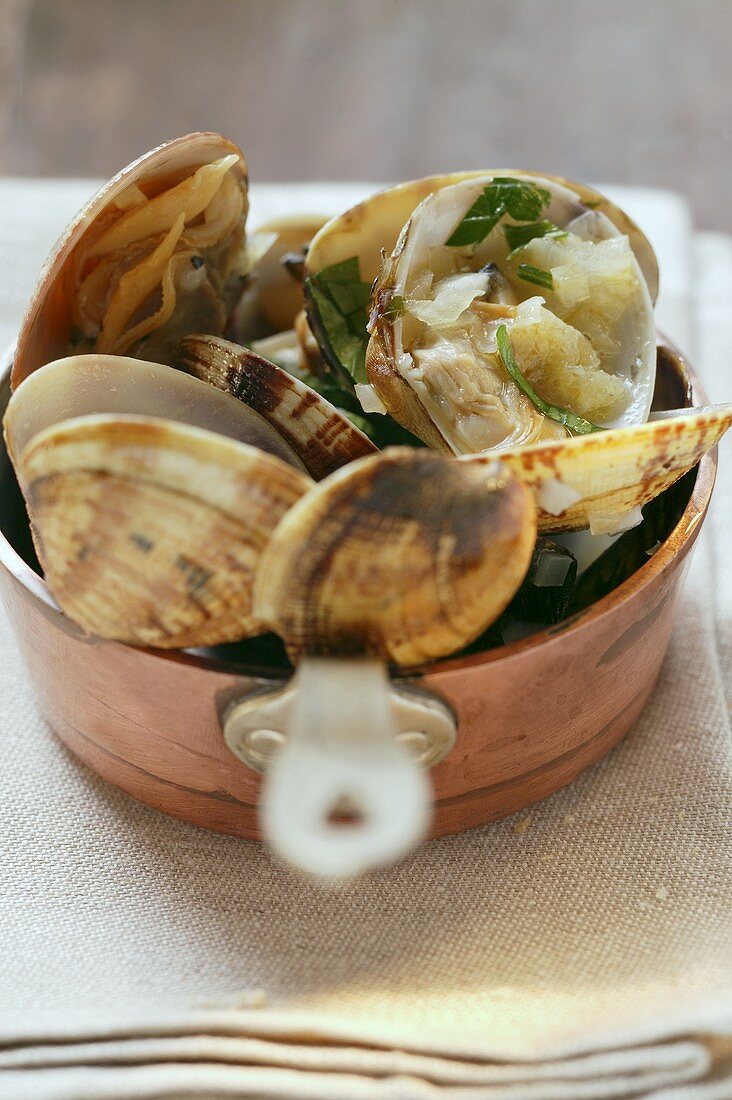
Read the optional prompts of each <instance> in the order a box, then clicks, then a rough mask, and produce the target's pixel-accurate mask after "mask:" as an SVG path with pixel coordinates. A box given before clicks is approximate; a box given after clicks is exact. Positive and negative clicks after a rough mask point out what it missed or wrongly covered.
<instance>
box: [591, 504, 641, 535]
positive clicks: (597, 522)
mask: <svg viewBox="0 0 732 1100" xmlns="http://www.w3.org/2000/svg"><path fill="white" fill-rule="evenodd" d="M642 522H643V515H642V513H641V510H640V508H639V507H636V508H631V509H630V510H629V511H627V512H621V513H619V514H615V515H612V514H610V513H607V514H606V513H603V512H594V513H592V514H591V515H590V531H591V532H592V534H593V535H619V534H621V533H622V532H623V531H630V529H631V527H637V526H638V524H639V523H642Z"/></svg>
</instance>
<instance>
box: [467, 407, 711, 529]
mask: <svg viewBox="0 0 732 1100" xmlns="http://www.w3.org/2000/svg"><path fill="white" fill-rule="evenodd" d="M730 427H732V404H725V405H712V406H709V407H707V408H704V409H698V410H694V409H690V410H689V411H688V412H686V411H685V412H684V413H683V414H681V415H679V416H674V417H669V418H668V419H662V420H653V421H651V422H649V423H647V424H640V425H637V426H635V427H632V428H617V429H613V430H611V431H606V432H595V433H593V434H592V435H584V436H576V437H574V438H573V439H566V440H559V441H556V442H552V443H536V444H533V445H531V446H527V447H517V448H515V449H514V450H506V451H501V463H502V464H503V465H504V466H505V467H506V468H507V469H509V470H511V471H513V472H514V473H515V474H516V475H517V476H518V477H520V478H521V480H522V481H523V482H524V483H525V484H526V485H527V486H529V487H530V488H531V489H532V490H533V492H534V495H535V497H536V500H537V504H538V507H539V520H538V524H539V531H540V532H547V531H575V530H581V529H583V528H586V527H591V528H592V529H593V530H594V531H596V532H602V531H604V532H605V533H608V534H611V533H615V532H616V531H618V530H621V529H622V528H623V526H624V520H625V519H626V518H630V519H631V520H632V516H633V513H635V510H636V509H639V508H641V507H643V505H645V504H648V502H649V501H651V500H653V499H654V497H657V496H658V495H659V493H662V492H663V491H664V490H665V489H668V488H669V486H670V485H673V483H674V482H675V481H678V479H679V478H680V477H682V476H683V475H684V474H685V473H687V472H688V471H689V470H691V469H693V467H694V466H696V464H697V463H698V462H699V461H700V460H701V459H702V458H703V456H704V455H705V454H707V452H708V451H711V450H712V448H713V447H714V446H716V444H717V443H718V442H719V440H720V439H721V438H722V436H723V435H724V434H725V432H726V431H727V430H728V429H729V428H730ZM491 461H492V460H491V458H490V457H489V456H487V455H467V456H465V457H463V458H460V459H459V460H458V462H459V464H460V465H469V466H476V467H482V466H486V465H487V466H490V463H491ZM557 483H558V488H557ZM567 489H568V490H569V492H568V493H567V494H566V497H565V499H568V501H569V502H568V503H567V506H566V507H564V509H563V510H561V511H559V509H558V508H557V509H555V507H554V501H558V502H559V504H560V505H561V503H562V498H563V496H565V493H566V490H567ZM548 507H551V508H552V510H551V511H548V510H547V508H548Z"/></svg>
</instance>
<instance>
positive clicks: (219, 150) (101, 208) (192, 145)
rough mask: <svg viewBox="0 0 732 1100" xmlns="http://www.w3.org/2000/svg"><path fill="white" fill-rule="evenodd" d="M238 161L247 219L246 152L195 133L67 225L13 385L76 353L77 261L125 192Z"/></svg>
mask: <svg viewBox="0 0 732 1100" xmlns="http://www.w3.org/2000/svg"><path fill="white" fill-rule="evenodd" d="M228 154H233V155H235V156H237V157H238V158H239V161H238V163H237V164H236V165H234V167H233V171H234V173H235V174H236V176H237V177H238V179H239V181H240V185H241V187H242V191H243V196H244V216H246V210H247V200H246V185H247V169H246V162H245V160H244V157H243V154H242V153H241V150H240V149H238V148H237V146H236V145H234V144H233V143H232V142H230V141H228V140H227V139H226V138H223V137H222V136H221V135H220V134H215V133H195V134H188V135H186V136H185V137H180V138H176V139H175V140H174V141H170V142H167V143H166V144H164V145H160V146H158V147H157V148H156V149H153V150H151V151H150V152H149V153H146V154H145V155H144V156H143V157H140V158H139V159H138V160H136V161H133V163H132V164H130V165H128V166H127V167H126V168H124V169H123V170H122V171H121V172H119V173H118V174H117V175H116V176H114V177H113V178H112V179H111V180H110V181H109V182H108V183H107V184H105V185H104V187H103V188H102V189H101V190H100V191H98V192H97V194H96V195H94V197H93V198H92V199H91V200H90V201H89V202H88V203H87V205H86V206H85V207H84V208H83V209H82V210H81V211H80V212H79V214H78V215H77V216H76V217H75V218H74V220H73V221H72V222H71V223H70V224H69V225H68V227H67V228H66V229H65V231H64V233H63V234H62V236H61V237H60V239H59V240H58V242H57V243H56V245H55V247H54V249H53V251H52V252H51V254H50V256H49V257H48V259H47V261H46V264H45V266H44V268H43V271H42V273H41V276H40V279H39V281H38V284H37V287H36V290H35V292H34V294H33V297H32V299H31V302H30V305H29V307H28V310H27V312H26V315H25V317H24V319H23V323H22V325H21V329H20V334H19V336H18V343H17V349H16V353H15V357H14V362H13V371H12V376H11V382H12V385H13V387H15V386H17V385H19V383H20V382H22V380H23V379H24V378H26V377H28V375H29V374H31V373H32V372H33V371H35V370H37V369H38V368H39V367H41V366H43V365H44V364H45V363H49V362H51V361H52V360H55V359H58V358H60V357H62V356H65V355H68V353H69V352H70V351H71V350H72V340H73V332H72V293H73V280H74V277H75V263H76V261H77V258H78V256H79V253H80V250H81V248H82V247H85V246H86V244H87V242H88V241H89V239H90V238H89V236H88V234H89V233H90V231H91V230H93V229H94V230H95V231H96V229H97V228H98V227H99V225H100V219H101V218H102V217H103V215H104V214H105V211H107V210H108V209H109V207H110V204H111V203H112V202H113V201H114V200H115V199H117V198H118V197H119V196H120V195H121V194H122V193H123V192H124V191H125V190H126V189H128V188H130V187H131V186H132V185H138V186H139V185H141V184H142V185H147V184H152V183H153V182H154V181H157V180H159V179H163V178H173V179H176V178H178V177H180V176H183V175H185V174H187V173H191V172H193V171H194V170H195V169H197V168H198V167H200V166H202V165H204V164H208V163H211V162H213V161H215V160H217V159H219V158H221V157H223V156H226V155H228Z"/></svg>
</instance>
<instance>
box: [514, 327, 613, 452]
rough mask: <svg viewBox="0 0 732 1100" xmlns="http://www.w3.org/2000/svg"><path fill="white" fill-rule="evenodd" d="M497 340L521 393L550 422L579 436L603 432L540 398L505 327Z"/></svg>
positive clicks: (587, 421) (567, 410)
mask: <svg viewBox="0 0 732 1100" xmlns="http://www.w3.org/2000/svg"><path fill="white" fill-rule="evenodd" d="M496 340H497V342H498V354H499V355H500V357H501V362H502V363H503V365H504V367H505V368H506V370H507V371H508V373H509V374H510V376H511V378H513V380H514V382H515V383H516V385H517V386H518V388H519V389H520V390H521V392H522V393H525V394H526V396H527V397H528V399H529V401H531V402H533V404H534V405H535V406H536V407H537V409H538V410H539V412H540V413H543V414H544V416H548V417H549V419H550V420H556V421H557V423H558V424H564V426H565V428H569V430H570V431H572V432H576V433H577V435H589V433H590V432H599V431H602V429H601V428H600V426H599V425H598V424H592V423H590V421H589V420H585V418H584V417H583V416H579V415H578V414H577V413H573V412H570V410H569V409H562V408H560V407H559V405H550V404H549V402H548V401H545V400H544V398H543V397H539V394H538V393H537V392H536V390H535V389H534V387H533V386H532V385H531V383H530V382H529V380H528V379H527V378H526V377H525V376H524V374H523V373H522V371H521V368H520V367H519V365H518V363H517V361H516V356H515V355H514V353H513V347H512V346H511V339H510V337H509V335H508V331H507V329H506V326H505V325H500V326H499V328H498V331H497V332H496Z"/></svg>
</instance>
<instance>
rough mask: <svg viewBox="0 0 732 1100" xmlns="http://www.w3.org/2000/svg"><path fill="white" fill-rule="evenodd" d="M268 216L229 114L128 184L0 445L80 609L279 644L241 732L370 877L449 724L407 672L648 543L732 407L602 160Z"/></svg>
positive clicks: (305, 835) (602, 582)
mask: <svg viewBox="0 0 732 1100" xmlns="http://www.w3.org/2000/svg"><path fill="white" fill-rule="evenodd" d="M248 213H249V186H248V168H247V164H246V161H245V158H244V155H243V154H242V152H241V150H239V149H238V148H237V147H236V146H235V145H234V144H233V143H232V142H230V141H228V140H227V139H225V138H223V137H221V136H220V135H217V134H212V133H198V134H192V135H188V136H186V137H182V138H178V139H176V140H174V141H171V142H168V143H166V144H164V145H162V146H160V147H159V148H157V149H155V150H153V151H151V152H150V153H148V154H146V155H145V156H143V157H141V158H140V159H139V160H137V161H135V162H134V163H132V164H131V165H129V166H128V167H127V168H125V169H123V170H122V171H121V172H120V173H119V174H118V175H116V176H115V177H114V178H113V179H112V180H110V182H109V183H108V184H106V185H105V187H103V188H102V189H101V191H99V193H98V194H97V195H96V196H95V197H94V198H93V199H92V200H91V201H90V202H89V203H88V204H87V206H86V207H85V208H84V209H83V210H82V211H81V212H80V213H79V214H78V216H77V217H76V218H75V219H74V221H73V222H72V223H71V224H70V225H69V227H68V228H67V229H66V230H65V232H64V233H63V235H62V236H61V238H60V240H59V242H58V244H57V245H56V247H55V249H54V251H53V252H52V254H51V255H50V257H49V259H48V261H47V264H46V266H45V268H44V270H43V272H42V274H41V277H40V280H39V283H38V286H37V289H36V291H35V293H34V295H33V298H32V301H31V302H30V304H29V306H28V310H27V313H26V315H25V318H24V320H23V322H22V325H21V329H20V333H19V337H18V341H17V345H16V348H15V351H14V355H13V362H12V374H11V386H12V395H11V397H10V400H9V403H8V406H7V411H6V414H5V418H4V433H5V440H6V445H7V451H8V455H9V457H10V459H11V461H12V464H13V467H14V470H15V474H16V476H17V481H18V484H19V486H20V489H21V491H22V495H23V498H24V501H25V506H26V509H27V513H28V518H29V523H30V532H31V535H32V540H33V548H34V553H35V555H36V558H37V566H38V570H39V571H42V575H43V577H44V579H45V582H46V584H47V585H48V588H49V589H50V593H51V594H52V596H53V599H54V600H55V601H56V603H57V605H58V607H59V608H60V609H61V610H62V612H63V613H64V614H65V615H66V616H68V618H69V619H70V620H72V621H73V622H74V623H75V624H77V626H78V628H79V629H80V630H81V631H83V632H86V634H88V635H89V636H94V637H98V638H104V639H110V640H114V641H116V642H119V643H123V644H125V645H129V646H141V647H153V648H154V649H159V650H167V649H185V650H189V651H193V652H195V653H201V654H204V655H205V656H206V657H207V658H208V659H209V660H211V661H213V662H216V661H220V662H222V663H225V664H227V665H230V664H232V663H236V662H240V663H244V664H246V665H247V666H248V667H257V666H260V667H261V668H263V669H264V668H267V669H270V668H272V667H275V668H277V669H280V670H281V676H282V678H283V680H284V681H285V682H286V683H287V685H288V686H287V687H286V688H285V690H284V694H283V692H282V691H280V692H278V693H275V695H273V696H272V697H271V698H269V697H266V698H265V696H263V695H262V696H258V697H257V699H256V701H255V703H256V705H255V706H254V707H253V708H252V707H249V709H247V710H246V713H244V711H241V712H239V713H237V716H236V719H235V721H233V722H232V725H231V727H230V729H229V730H228V731H227V732H226V740H227V744H228V745H229V747H230V748H231V749H232V751H233V752H234V753H235V754H236V755H237V756H239V758H240V760H243V761H244V763H245V764H247V766H249V767H252V768H257V769H259V770H262V771H266V772H267V775H266V784H267V785H266V792H265V797H264V799H263V806H262V827H263V830H264V832H265V834H266V836H267V837H268V839H269V840H270V842H271V843H272V845H273V846H274V847H275V848H276V849H277V850H278V851H279V852H280V854H281V855H282V856H283V857H284V858H285V859H288V860H289V861H291V862H292V863H294V864H296V865H298V866H300V867H302V868H304V869H305V870H308V871H313V872H317V873H323V874H328V875H335V876H338V875H346V874H352V873H355V872H356V871H359V870H363V869H364V868H367V867H370V866H374V865H378V864H381V863H385V862H388V861H389V860H392V859H394V858H397V857H398V856H399V855H401V854H403V853H404V852H406V851H407V850H408V849H409V848H410V847H412V846H413V845H414V844H415V843H416V842H417V840H419V839H420V837H422V836H423V835H424V834H425V832H426V830H427V827H428V823H429V815H430V789H429V782H428V779H427V775H426V772H425V766H426V764H429V765H431V764H432V763H434V761H435V759H437V758H438V757H439V756H440V754H441V755H443V756H444V754H445V753H447V752H449V751H450V749H451V747H452V745H453V743H454V740H455V736H456V734H455V730H454V729H453V728H451V727H450V722H451V720H450V718H449V715H441V714H438V713H437V710H435V709H434V708H433V709H432V711H429V714H428V713H427V711H428V710H429V707H430V706H431V705H432V704H430V703H428V702H426V701H425V700H419V699H417V697H416V696H414V697H409V698H407V697H406V696H404V695H403V691H404V687H403V685H404V684H407V683H408V682H409V679H410V675H411V673H412V672H413V671H414V670H420V669H423V668H424V667H425V666H429V664H430V662H434V661H437V660H439V659H445V658H447V657H452V656H459V655H463V656H464V655H466V654H475V653H483V652H488V651H491V650H494V649H499V648H500V647H503V646H505V645H507V644H510V643H512V642H514V641H515V640H517V639H521V638H526V637H530V636H531V635H532V634H534V633H536V632H538V631H540V630H545V629H546V628H547V627H554V626H557V627H559V626H560V624H562V623H566V622H567V621H569V620H571V618H572V616H575V615H577V614H579V613H580V612H582V611H583V609H585V608H587V607H588V606H590V605H592V604H593V603H594V602H595V601H597V600H599V599H600V598H602V597H605V596H606V595H607V594H608V593H610V592H612V591H613V590H614V589H615V588H617V586H618V585H620V584H621V583H622V582H624V581H625V580H626V579H627V578H629V577H630V576H631V575H633V574H634V573H635V572H637V571H638V570H640V569H642V568H643V567H644V565H645V564H646V563H647V562H648V561H649V559H650V558H651V557H652V556H653V554H654V553H655V552H656V550H657V549H658V547H659V546H661V545H662V544H663V542H664V540H665V539H666V538H667V537H668V535H669V533H670V532H671V531H672V530H673V528H674V526H675V524H676V522H677V521H678V518H679V516H680V515H681V513H682V511H683V509H684V506H685V503H686V501H687V500H688V496H689V492H690V485H691V483H692V481H693V478H694V471H695V468H696V467H697V466H698V464H699V462H700V461H701V459H702V458H703V457H704V456H705V455H706V454H707V453H708V452H709V451H711V450H712V449H713V448H714V447H715V446H716V444H717V443H718V442H719V440H720V439H721V438H722V436H723V435H724V433H725V432H726V431H727V429H728V428H729V427H730V425H732V405H729V404H727V405H699V406H697V407H695V406H694V405H693V403H692V401H691V389H690V383H689V378H688V374H687V368H686V364H685V362H684V359H683V357H682V356H681V354H680V353H678V352H677V351H676V349H674V348H672V347H671V346H670V345H668V344H667V343H666V342H665V341H664V339H663V336H662V335H661V334H659V333H658V332H657V330H656V325H655V319H654V302H655V300H656V296H657V292H658V283H659V272H658V267H657V263H656V259H655V256H654V253H653V249H652V247H651V245H650V243H649V241H648V240H647V239H646V237H645V235H644V234H643V232H642V230H641V229H640V228H639V227H638V226H637V225H636V224H635V223H634V222H633V221H632V220H631V218H630V217H629V216H628V215H627V214H626V213H625V212H624V211H623V210H622V209H620V208H619V207H618V206H617V205H616V204H615V203H614V202H612V201H610V199H608V198H607V197H605V196H604V195H602V194H600V193H599V192H597V191H596V190H594V189H593V188H591V187H589V186H587V185H585V184H580V183H577V182H573V181H571V180H568V179H561V178H558V177H556V176H552V175H547V174H544V173H542V172H533V171H526V170H519V169H511V170H505V169H501V170H493V169H485V170H480V171H470V172H455V173H452V174H448V175H441V176H434V177H429V178H426V179H418V180H412V181H408V182H404V183H400V184H398V185H396V186H392V187H389V188H387V189H385V190H381V191H378V192H376V193H375V194H373V195H372V196H370V197H369V198H366V199H365V200H364V201H362V202H361V203H359V204H358V205H357V206H354V207H352V208H351V209H348V210H345V211H336V212H333V211H330V212H329V213H330V214H331V215H332V216H329V217H328V218H327V219H326V218H325V217H322V216H316V215H313V214H312V212H310V211H298V210H292V211H291V212H290V213H289V215H288V216H287V217H285V218H280V219H278V220H275V221H271V222H268V223H265V224H259V225H255V226H254V227H251V226H250V224H249V218H248ZM395 685H397V687H396V688H395ZM399 685H402V686H401V687H400V686H399ZM395 691H397V693H398V692H399V691H401V692H402V696H401V697H400V701H399V703H398V706H400V707H402V708H403V713H402V712H400V713H401V714H402V717H401V718H400V719H399V720H398V721H397V719H396V718H395V713H396V712H395V707H397V703H396V702H395ZM275 696H276V697H275ZM410 707H411V708H412V709H411V710H410V709H409V708H410ZM420 707H422V708H423V710H422V711H420ZM404 708H406V709H404ZM424 708H427V710H425V709H424ZM437 709H438V710H439V707H438V708H437ZM423 711H424V713H423ZM443 719H444V721H443ZM422 722H424V723H427V724H428V725H430V723H431V725H430V729H432V728H433V727H434V729H435V730H436V731H438V732H437V733H435V738H437V741H439V745H440V746H441V747H440V748H439V751H438V749H436V748H435V744H437V741H432V742H430V743H429V744H428V743H427V741H425V740H424V738H423V739H422V741H419V738H418V736H417V735H416V734H414V730H419V729H421V725H420V723H422ZM278 723H279V725H278ZM395 723H396V725H399V723H401V725H400V727H399V728H400V729H401V730H402V735H401V739H400V737H397V736H395ZM440 723H442V725H440ZM280 726H281V727H282V729H281V730H280ZM231 730H233V731H234V732H233V733H232V732H231ZM272 730H274V731H275V733H276V732H277V731H278V730H280V732H281V733H282V736H281V738H280V742H278V744H279V747H278V748H277V749H276V751H273V754H272V755H271V756H266V754H265V755H263V752H262V745H263V744H264V740H263V738H262V737H261V736H260V737H259V740H258V741H257V740H256V739H253V737H252V736H251V735H252V731H254V733H257V732H259V733H260V734H261V732H262V731H265V732H266V731H272ZM405 731H406V732H405ZM439 731H442V732H439ZM413 734H414V736H413ZM457 736H458V737H459V731H458V734H457ZM410 737H411V738H412V740H411V741H410ZM428 740H429V739H428ZM272 744H274V741H273V742H272ZM257 746H258V747H257ZM265 756H266V759H265ZM354 814H355V816H356V817H358V818H359V820H361V819H363V820H365V821H366V824H362V827H361V828H353V827H351V828H347V829H346V828H343V827H336V826H335V825H333V824H332V821H333V820H336V819H338V820H340V819H341V818H344V819H345V818H348V817H349V816H351V817H353V816H354Z"/></svg>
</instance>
